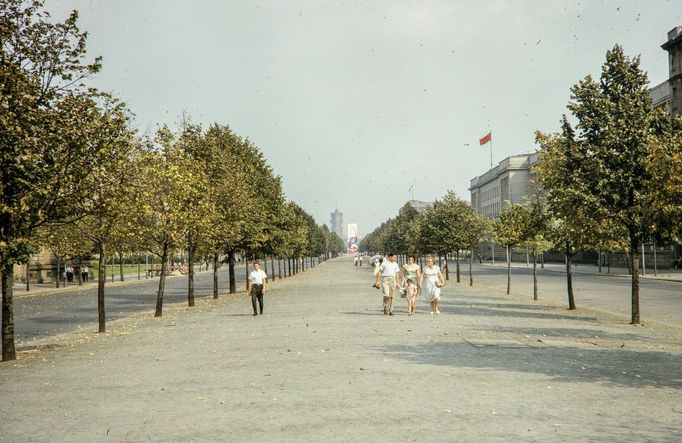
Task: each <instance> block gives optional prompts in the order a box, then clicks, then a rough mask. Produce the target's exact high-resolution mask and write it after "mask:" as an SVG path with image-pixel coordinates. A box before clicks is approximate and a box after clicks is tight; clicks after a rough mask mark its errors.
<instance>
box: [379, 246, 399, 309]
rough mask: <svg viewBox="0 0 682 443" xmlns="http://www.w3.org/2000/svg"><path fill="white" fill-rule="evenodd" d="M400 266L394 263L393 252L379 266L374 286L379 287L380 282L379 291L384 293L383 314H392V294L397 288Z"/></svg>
mask: <svg viewBox="0 0 682 443" xmlns="http://www.w3.org/2000/svg"><path fill="white" fill-rule="evenodd" d="M399 277H400V267H399V266H398V263H396V256H395V253H394V252H391V253H389V254H388V258H387V259H386V260H384V261H383V263H381V265H380V266H379V272H377V276H376V280H375V281H374V287H377V288H378V287H379V284H380V283H381V292H382V293H383V294H384V315H393V296H394V295H395V293H396V290H397V289H398V287H399V286H398V282H399V281H400V278H399Z"/></svg>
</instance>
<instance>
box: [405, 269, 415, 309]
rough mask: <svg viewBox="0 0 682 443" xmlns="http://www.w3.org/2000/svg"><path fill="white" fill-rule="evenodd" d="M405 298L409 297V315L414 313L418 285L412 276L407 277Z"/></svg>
mask: <svg viewBox="0 0 682 443" xmlns="http://www.w3.org/2000/svg"><path fill="white" fill-rule="evenodd" d="M405 298H407V315H412V314H413V313H414V305H415V302H416V301H417V287H416V286H415V285H414V282H413V281H412V279H411V278H408V279H407V287H406V288H405Z"/></svg>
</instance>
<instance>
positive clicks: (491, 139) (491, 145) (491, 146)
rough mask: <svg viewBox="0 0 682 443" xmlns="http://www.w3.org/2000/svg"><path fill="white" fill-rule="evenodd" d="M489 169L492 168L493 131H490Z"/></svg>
mask: <svg viewBox="0 0 682 443" xmlns="http://www.w3.org/2000/svg"><path fill="white" fill-rule="evenodd" d="M489 134H490V169H493V137H492V134H493V132H492V131H490V133H489Z"/></svg>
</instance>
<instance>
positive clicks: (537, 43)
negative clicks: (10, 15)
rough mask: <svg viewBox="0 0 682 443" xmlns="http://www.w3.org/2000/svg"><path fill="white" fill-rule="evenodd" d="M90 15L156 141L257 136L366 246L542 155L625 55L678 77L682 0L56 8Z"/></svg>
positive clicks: (97, 41) (99, 44) (314, 1)
mask: <svg viewBox="0 0 682 443" xmlns="http://www.w3.org/2000/svg"><path fill="white" fill-rule="evenodd" d="M46 8H47V9H48V10H49V11H50V12H51V14H52V16H53V18H54V19H55V20H63V19H64V18H66V17H67V15H68V13H69V11H71V10H73V9H76V10H78V11H79V14H80V18H79V26H80V28H81V30H85V31H88V33H89V37H88V43H87V48H88V54H89V57H93V58H94V57H95V56H102V57H103V69H102V71H101V72H100V73H98V74H97V75H96V76H95V77H94V78H93V79H92V80H91V84H92V85H93V86H95V87H97V88H99V89H102V90H105V91H111V92H113V93H114V94H115V95H116V96H117V97H119V98H120V99H122V100H123V101H125V102H126V104H127V105H128V107H129V108H130V109H131V110H132V112H133V113H134V114H135V118H134V123H133V124H134V126H135V127H136V128H137V129H138V130H139V131H140V132H141V133H144V132H152V131H154V130H155V129H156V128H157V127H158V126H159V125H164V124H166V125H168V126H170V127H171V128H177V127H178V125H179V122H180V121H181V115H182V114H183V113H186V114H188V115H189V116H190V117H191V119H192V120H193V121H194V122H195V123H200V124H202V125H203V126H204V127H205V128H207V127H208V126H209V125H210V124H212V123H219V124H227V125H229V126H230V127H231V128H232V129H233V130H234V131H235V132H237V133H238V134H240V135H242V136H244V137H248V138H249V139H250V140H251V141H252V142H253V143H254V144H255V145H256V146H258V147H259V148H260V149H261V150H262V151H263V153H264V155H265V157H266V158H267V160H268V162H269V163H270V165H271V166H272V167H273V169H274V171H275V173H276V174H278V175H280V176H281V177H282V182H283V187H284V191H285V193H286V197H287V198H288V199H289V200H293V201H295V202H297V203H298V204H299V205H300V206H301V207H303V208H304V209H305V210H306V211H307V212H309V213H310V214H312V215H313V216H314V217H315V219H316V220H317V222H318V223H320V224H322V223H325V224H327V225H328V224H329V219H330V213H331V212H332V211H334V209H335V208H338V209H339V211H341V212H343V215H344V223H346V224H348V223H357V224H358V229H359V232H360V234H361V235H365V234H367V233H369V232H371V231H372V230H373V229H375V228H376V227H377V226H378V225H379V224H380V223H381V222H383V221H385V220H387V219H388V218H390V217H394V216H395V215H396V214H397V212H398V210H399V209H400V207H401V206H403V205H404V204H405V203H406V202H407V201H408V200H410V199H411V198H412V197H414V199H416V200H422V201H433V200H434V199H437V198H441V197H442V196H444V195H445V193H446V192H447V191H448V190H452V191H454V192H456V193H457V194H458V195H459V196H460V197H462V198H463V199H465V200H469V199H470V195H469V191H468V187H469V183H470V180H471V179H472V178H473V177H475V176H478V175H481V174H483V173H485V172H486V171H487V170H488V169H489V168H490V145H486V146H485V147H480V146H479V142H478V140H479V138H481V137H483V136H484V135H486V134H487V133H488V132H489V131H492V140H493V141H492V156H493V162H494V164H497V163H498V162H499V161H501V160H503V159H504V158H505V157H508V156H510V155H514V154H520V153H527V152H533V151H534V150H535V149H536V148H537V147H536V145H535V143H534V139H535V135H534V133H535V131H536V130H540V131H543V132H556V131H558V130H559V122H560V119H561V116H562V114H564V113H567V112H568V111H567V109H566V105H567V104H568V102H569V100H570V87H571V86H572V85H574V84H576V83H577V82H578V81H580V80H581V79H583V78H584V77H585V76H586V75H588V74H590V75H592V76H594V77H598V76H599V73H600V70H601V65H602V64H603V62H604V60H605V55H606V51H607V50H609V49H611V48H612V47H613V46H614V45H615V44H620V45H622V46H623V48H624V50H625V52H626V54H628V55H630V56H637V55H639V56H641V67H642V69H643V70H644V71H646V72H647V73H648V75H649V80H650V82H651V85H652V86H654V85H657V84H659V83H661V82H663V81H665V80H666V79H667V78H668V58H667V53H666V52H665V51H664V50H662V49H661V47H660V46H661V44H663V43H665V41H666V40H667V32H668V31H670V30H671V29H673V28H674V27H676V26H680V25H682V2H681V1H679V0H642V1H636V0H631V1H628V0H621V1H610V0H604V1H598V0H583V1H568V0H514V1H511V0H509V1H503V0H471V1H459V0H449V1H446V0H415V1H403V0H386V1H370V0H365V1H326V0H296V1H283V0H282V1H277V0H270V1H258V0H253V1H246V0H242V1H225V0H216V1H210V0H196V1H191V2H190V1H177V0H143V1H142V0H107V1H101V0H78V1H76V0H46Z"/></svg>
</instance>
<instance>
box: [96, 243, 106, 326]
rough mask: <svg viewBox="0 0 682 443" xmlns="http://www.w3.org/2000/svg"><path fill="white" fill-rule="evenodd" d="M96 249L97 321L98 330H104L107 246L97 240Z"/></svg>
mask: <svg viewBox="0 0 682 443" xmlns="http://www.w3.org/2000/svg"><path fill="white" fill-rule="evenodd" d="M97 249H98V251H97V252H98V253H99V260H98V261H97V322H98V323H99V329H98V332H106V331H107V326H106V317H105V315H104V284H105V283H106V281H107V254H106V253H107V247H106V244H104V242H103V241H100V242H98V244H97Z"/></svg>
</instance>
